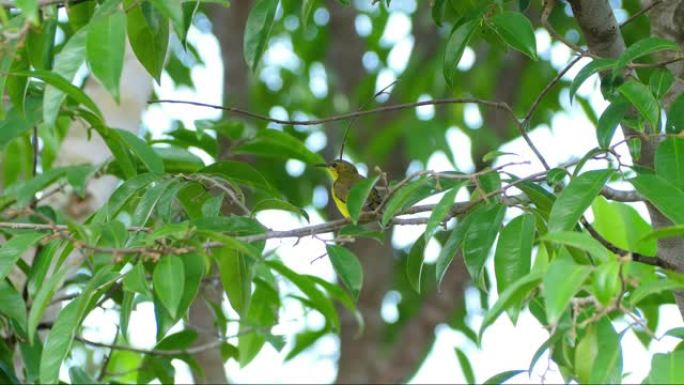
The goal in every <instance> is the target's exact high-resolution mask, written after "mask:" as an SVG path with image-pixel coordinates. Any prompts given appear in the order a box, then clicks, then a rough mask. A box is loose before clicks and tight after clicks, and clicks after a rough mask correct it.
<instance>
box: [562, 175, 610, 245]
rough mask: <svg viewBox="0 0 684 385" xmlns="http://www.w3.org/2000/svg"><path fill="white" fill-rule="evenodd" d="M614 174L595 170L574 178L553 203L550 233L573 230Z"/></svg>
mask: <svg viewBox="0 0 684 385" xmlns="http://www.w3.org/2000/svg"><path fill="white" fill-rule="evenodd" d="M612 173H613V171H612V170H594V171H587V172H585V173H583V174H581V175H579V176H577V177H575V178H573V179H572V180H571V181H570V183H569V184H568V186H567V187H566V188H565V189H564V190H563V191H562V192H561V193H560V195H559V196H558V199H556V201H555V202H554V203H553V207H552V208H551V213H550V214H549V231H550V232H556V231H562V230H572V229H573V228H574V227H575V224H576V223H577V221H578V220H579V219H580V217H581V216H582V214H583V213H584V211H585V210H586V209H587V208H588V207H589V205H591V202H592V201H593V200H594V198H595V197H596V196H597V195H598V193H599V192H600V191H601V189H602V188H603V186H604V185H605V184H606V182H607V181H608V178H609V177H610V175H611V174H612Z"/></svg>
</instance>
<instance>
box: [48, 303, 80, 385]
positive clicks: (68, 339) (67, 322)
mask: <svg viewBox="0 0 684 385" xmlns="http://www.w3.org/2000/svg"><path fill="white" fill-rule="evenodd" d="M78 313H79V301H72V302H70V303H69V304H68V305H67V306H66V307H65V308H64V309H62V310H61V311H60V312H59V314H58V315H57V319H56V320H55V322H54V323H53V324H52V328H51V329H50V333H49V334H48V336H47V339H46V340H45V347H44V349H43V354H42V355H41V359H40V376H39V377H40V382H41V383H43V384H54V383H57V378H58V375H59V368H60V366H62V361H63V360H64V357H66V355H67V353H68V352H69V350H70V349H71V343H72V342H73V338H74V332H75V329H76V327H77V325H78V324H79V323H80V322H79V314H78Z"/></svg>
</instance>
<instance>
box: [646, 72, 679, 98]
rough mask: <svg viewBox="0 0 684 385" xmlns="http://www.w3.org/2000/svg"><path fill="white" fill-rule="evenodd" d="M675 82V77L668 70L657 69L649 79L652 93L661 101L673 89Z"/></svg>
mask: <svg viewBox="0 0 684 385" xmlns="http://www.w3.org/2000/svg"><path fill="white" fill-rule="evenodd" d="M673 82H674V75H672V72H670V70H668V69H667V68H656V69H654V70H653V72H651V76H650V77H649V78H648V85H649V86H650V87H651V92H653V95H654V96H655V97H656V99H660V98H662V97H663V96H665V94H667V91H669V90H670V87H672V83H673Z"/></svg>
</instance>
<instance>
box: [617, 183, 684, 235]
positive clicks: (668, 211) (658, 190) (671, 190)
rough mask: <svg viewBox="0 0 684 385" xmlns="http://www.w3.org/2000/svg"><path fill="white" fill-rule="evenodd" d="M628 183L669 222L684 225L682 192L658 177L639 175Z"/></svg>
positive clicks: (683, 198)
mask: <svg viewBox="0 0 684 385" xmlns="http://www.w3.org/2000/svg"><path fill="white" fill-rule="evenodd" d="M630 182H631V183H632V184H633V185H634V187H635V188H636V189H637V191H638V192H639V193H640V194H641V195H643V196H644V197H646V199H648V201H649V202H651V203H653V205H654V206H655V207H656V208H658V210H659V211H660V212H661V213H663V214H664V215H665V216H666V217H668V218H669V219H670V220H671V221H673V222H674V223H675V224H678V225H684V192H682V191H681V190H679V189H678V188H677V187H676V186H675V185H673V184H672V183H670V181H668V180H667V179H665V178H663V177H661V176H659V175H653V174H639V175H637V177H636V178H634V179H631V180H630Z"/></svg>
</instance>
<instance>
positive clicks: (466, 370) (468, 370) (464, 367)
mask: <svg viewBox="0 0 684 385" xmlns="http://www.w3.org/2000/svg"><path fill="white" fill-rule="evenodd" d="M455 351H456V358H458V363H459V365H460V366H461V371H462V372H463V377H465V379H466V383H468V384H474V383H475V374H474V373H473V367H472V366H471V365H470V360H469V359H468V356H467V355H466V354H465V353H464V352H463V350H461V349H459V348H455Z"/></svg>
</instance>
